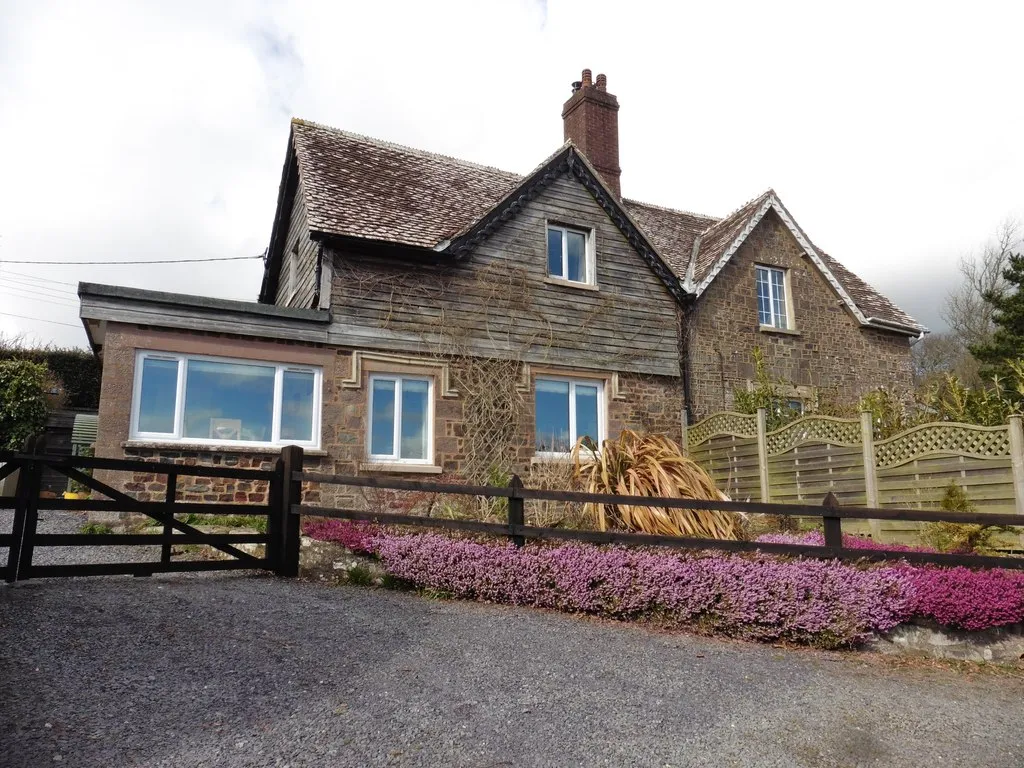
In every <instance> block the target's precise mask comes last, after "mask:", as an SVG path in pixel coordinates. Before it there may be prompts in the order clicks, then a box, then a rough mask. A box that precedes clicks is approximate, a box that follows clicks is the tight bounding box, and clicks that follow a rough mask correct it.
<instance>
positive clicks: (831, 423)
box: [765, 416, 861, 456]
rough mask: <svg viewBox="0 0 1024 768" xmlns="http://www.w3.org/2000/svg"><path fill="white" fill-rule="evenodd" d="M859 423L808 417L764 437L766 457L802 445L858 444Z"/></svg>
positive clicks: (824, 417)
mask: <svg viewBox="0 0 1024 768" xmlns="http://www.w3.org/2000/svg"><path fill="white" fill-rule="evenodd" d="M860 437H861V435H860V421H859V420H856V419H835V418H832V417H829V416H808V417H807V418H803V419H799V420H797V421H794V422H793V423H792V424H787V425H786V426H785V427H782V428H781V429H777V430H776V431H774V432H769V433H768V434H767V435H765V439H766V441H767V446H768V455H769V456H772V455H775V454H779V453H785V452H786V451H788V450H790V449H791V448H795V447H796V446H798V445H801V444H802V443H830V444H832V445H858V444H860Z"/></svg>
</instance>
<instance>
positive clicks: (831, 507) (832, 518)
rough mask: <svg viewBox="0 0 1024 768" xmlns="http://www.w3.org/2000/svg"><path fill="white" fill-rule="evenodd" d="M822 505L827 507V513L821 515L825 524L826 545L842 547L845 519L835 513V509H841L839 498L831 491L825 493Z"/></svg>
mask: <svg viewBox="0 0 1024 768" xmlns="http://www.w3.org/2000/svg"><path fill="white" fill-rule="evenodd" d="M822 506H823V507H825V514H823V515H822V516H821V521H822V523H824V524H825V546H826V547H841V546H843V521H842V518H840V517H838V516H837V515H836V514H835V511H836V510H837V509H839V499H837V498H836V495H835V494H834V493H832V492H831V491H829V492H828V493H827V494H825V500H824V501H823V502H822ZM830 513H831V514H830Z"/></svg>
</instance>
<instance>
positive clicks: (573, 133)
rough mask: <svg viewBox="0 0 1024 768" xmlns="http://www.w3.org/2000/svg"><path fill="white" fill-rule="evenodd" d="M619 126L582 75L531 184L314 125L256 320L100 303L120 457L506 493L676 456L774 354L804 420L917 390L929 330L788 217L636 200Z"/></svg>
mask: <svg viewBox="0 0 1024 768" xmlns="http://www.w3.org/2000/svg"><path fill="white" fill-rule="evenodd" d="M618 110H619V104H618V100H617V99H616V97H615V96H613V95H612V94H611V93H610V92H609V91H608V89H607V79H606V78H605V77H604V76H603V75H598V76H597V78H596V79H593V78H592V76H591V73H590V71H589V70H584V71H583V75H582V78H581V80H580V81H578V82H575V83H573V86H572V94H571V96H570V97H569V99H568V100H567V101H566V102H565V104H564V105H563V108H562V119H563V128H564V138H565V143H564V144H563V145H562V146H561V147H560V148H559V149H558V150H557V151H556V152H554V154H552V155H551V156H550V157H548V158H547V159H545V160H544V161H543V162H541V163H540V165H538V167H537V168H536V169H535V170H533V171H532V172H530V173H528V174H526V175H525V176H524V175H519V174H515V173H509V172H506V171H501V170H498V169H496V168H490V167H486V166H481V165H477V164H474V163H469V162H465V161H462V160H457V159H454V158H450V157H444V156H440V155H436V154H432V153H429V152H424V151H421V150H416V149H411V148H408V147H403V146H399V145H396V144H391V143H388V142H385V141H381V140H379V139H373V138H368V137H364V136H358V135H355V134H351V133H348V132H345V131H341V130H337V129H334V128H328V127H326V126H322V125H318V124H316V123H310V122H306V121H302V120H293V121H292V124H291V130H290V135H289V137H288V143H287V147H286V153H285V162H284V168H283V172H282V177H281V186H280V192H279V196H278V204H277V212H276V215H275V217H274V221H273V224H272V227H271V236H270V244H269V247H268V250H267V254H266V258H265V272H264V277H263V284H262V288H261V291H260V295H259V300H258V302H252V303H250V302H238V301H225V300H218V299H207V298H199V297H195V296H184V295H178V294H167V293H162V292H157V291H143V290H136V289H127V288H119V287H112V286H100V285H91V284H83V285H82V286H81V287H80V290H79V293H80V296H81V305H82V306H81V315H82V319H83V322H84V323H85V326H86V330H87V332H88V334H89V338H90V340H91V343H92V344H93V346H94V348H95V349H96V351H97V353H99V354H101V355H102V356H103V361H104V366H103V389H102V398H101V403H100V435H99V438H98V443H97V453H98V455H100V456H126V455H127V456H133V457H146V458H156V457H163V458H171V459H175V460H185V459H187V460H190V461H202V462H205V461H211V462H221V461H227V460H228V457H231V460H232V461H239V460H241V461H242V462H243V463H260V462H263V461H266V460H268V459H269V457H271V456H273V455H275V454H276V453H277V452H278V451H279V450H280V447H281V446H282V445H286V444H299V445H302V446H304V447H305V448H306V449H307V454H308V455H309V456H310V457H311V459H310V460H311V461H313V462H316V463H317V464H318V465H319V466H320V467H322V468H326V469H329V470H331V471H337V472H340V473H345V474H355V473H368V472H372V473H400V474H403V475H424V474H427V475H429V474H440V473H451V474H453V475H459V476H462V477H466V478H470V479H476V480H486V479H487V476H488V474H489V473H493V472H495V471H497V470H509V469H512V470H516V471H522V470H523V469H524V468H525V467H528V466H530V465H532V464H536V463H538V462H547V461H550V460H557V459H559V458H561V457H563V456H564V455H565V454H566V452H567V451H568V450H569V449H570V448H571V446H572V445H573V444H574V443H575V442H576V441H577V439H578V438H581V437H589V438H591V439H593V440H594V441H595V442H598V443H599V442H600V441H601V440H603V439H605V438H606V437H614V436H615V435H617V434H618V433H619V431H620V430H621V429H623V428H625V427H630V428H636V429H643V430H650V431H656V432H662V433H666V434H669V435H671V436H673V437H675V438H677V439H678V438H679V435H680V432H681V421H682V419H683V417H684V416H683V414H684V411H685V412H688V417H689V418H690V419H691V420H694V419H696V418H701V417H703V416H705V415H707V414H708V413H710V412H713V411H716V410H720V409H723V408H728V407H729V406H730V405H731V403H732V397H733V392H734V391H735V390H736V389H737V388H742V387H744V386H747V382H748V381H750V380H751V379H752V378H753V366H752V353H753V350H754V349H755V348H758V349H760V350H761V351H762V353H763V355H764V358H765V360H766V364H767V366H768V367H769V368H770V369H771V371H772V372H773V373H774V374H775V375H777V376H780V377H783V378H785V379H787V380H790V381H792V382H793V385H794V386H793V390H792V392H790V393H788V395H787V396H789V397H791V398H792V399H793V401H794V402H795V403H796V404H801V403H808V402H811V401H813V400H814V399H815V398H816V397H817V394H818V392H819V391H821V390H822V389H824V388H828V389H829V391H830V392H831V393H832V395H833V396H835V397H838V398H840V399H846V400H853V399H855V398H856V397H857V396H858V395H859V394H860V393H861V392H863V391H864V390H865V389H868V388H871V387H874V386H877V385H878V384H880V383H887V384H890V385H893V386H908V385H909V384H910V376H911V368H910V343H911V341H912V340H913V339H914V338H916V337H918V336H920V335H921V334H922V333H923V332H925V329H923V328H922V327H921V326H920V325H919V324H918V323H916V322H915V321H914V320H913V319H912V318H910V317H908V316H907V315H906V314H904V313H903V312H902V311H900V309H899V308H898V307H896V306H895V305H894V304H893V303H892V302H890V301H889V300H888V299H886V298H885V297H883V296H882V295H880V294H879V293H878V292H877V291H875V290H873V289H872V288H871V287H870V286H868V285H867V284H866V283H864V282H863V281H862V280H860V279H859V278H857V277H856V276H855V275H854V274H853V273H852V272H850V271H849V270H847V269H846V268H844V267H843V266H842V265H840V264H839V263H838V262H837V261H836V260H835V259H833V258H832V257H831V256H829V255H828V254H826V253H824V252H822V251H821V250H820V249H818V248H817V247H816V246H815V245H814V244H813V243H812V241H811V240H810V238H809V237H808V236H807V235H806V233H805V232H804V231H803V230H802V229H801V227H800V226H799V225H798V224H797V223H796V221H795V219H794V218H793V216H792V215H791V214H790V213H789V211H788V210H787V209H786V207H785V206H784V205H783V204H782V202H781V200H780V199H779V198H778V196H777V195H776V194H775V193H774V192H773V191H771V190H769V191H767V192H765V193H764V194H762V195H760V196H758V197H756V198H754V199H753V200H751V201H750V202H748V203H746V204H744V205H742V206H741V207H740V208H738V209H737V210H736V211H734V212H733V213H731V214H729V215H728V216H726V217H724V218H718V217H712V216H702V215H697V214H693V213H687V212H683V211H676V210H672V209H669V208H663V207H659V206H655V205H650V204H647V203H640V202H637V201H634V200H630V199H628V198H624V197H622V195H621V191H620V186H621V184H620V175H621V171H620V166H619V142H618ZM239 457H241V459H239Z"/></svg>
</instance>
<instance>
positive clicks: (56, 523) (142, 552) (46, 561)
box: [0, 509, 160, 765]
mask: <svg viewBox="0 0 1024 768" xmlns="http://www.w3.org/2000/svg"><path fill="white" fill-rule="evenodd" d="M87 522H88V518H87V516H86V513H85V512H66V511H63V510H44V509H41V510H39V523H38V525H37V526H36V533H79V532H80V531H81V530H82V526H83V525H85V523H87ZM13 528H14V510H10V509H0V533H10V532H11V531H12V530H13ZM7 554H8V553H7V547H0V560H2V561H3V564H4V565H6V564H7ZM147 560H148V561H153V560H155V561H159V560H160V547H149V546H145V547H139V546H134V547H122V546H103V547H39V548H38V549H33V551H32V562H33V563H34V564H35V565H74V564H78V563H134V562H142V561H147ZM2 764H3V763H2V762H0V765H2Z"/></svg>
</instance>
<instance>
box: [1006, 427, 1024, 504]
mask: <svg viewBox="0 0 1024 768" xmlns="http://www.w3.org/2000/svg"><path fill="white" fill-rule="evenodd" d="M1009 430H1010V465H1011V466H1012V467H1013V505H1014V511H1015V512H1016V513H1017V514H1018V515H1024V426H1022V423H1021V417H1020V416H1019V415H1014V416H1011V417H1010V425H1009Z"/></svg>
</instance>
